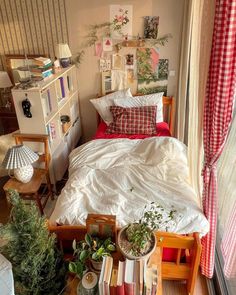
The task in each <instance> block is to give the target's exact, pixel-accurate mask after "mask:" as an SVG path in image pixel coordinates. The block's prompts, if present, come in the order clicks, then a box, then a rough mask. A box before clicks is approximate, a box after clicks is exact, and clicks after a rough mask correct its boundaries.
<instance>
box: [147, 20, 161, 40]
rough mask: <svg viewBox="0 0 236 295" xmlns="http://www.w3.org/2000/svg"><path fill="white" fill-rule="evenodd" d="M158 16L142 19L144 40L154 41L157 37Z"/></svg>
mask: <svg viewBox="0 0 236 295" xmlns="http://www.w3.org/2000/svg"><path fill="white" fill-rule="evenodd" d="M158 25H159V16H145V17H144V38H145V39H156V38H157V35H158Z"/></svg>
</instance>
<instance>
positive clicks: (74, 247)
mask: <svg viewBox="0 0 236 295" xmlns="http://www.w3.org/2000/svg"><path fill="white" fill-rule="evenodd" d="M72 248H73V250H74V251H76V240H73V242H72Z"/></svg>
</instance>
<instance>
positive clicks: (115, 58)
mask: <svg viewBox="0 0 236 295" xmlns="http://www.w3.org/2000/svg"><path fill="white" fill-rule="evenodd" d="M123 65H124V63H123V57H122V56H121V55H120V54H113V55H112V69H113V70H122V69H123Z"/></svg>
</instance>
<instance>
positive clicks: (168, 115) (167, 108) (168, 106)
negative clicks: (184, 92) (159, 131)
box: [97, 93, 175, 136]
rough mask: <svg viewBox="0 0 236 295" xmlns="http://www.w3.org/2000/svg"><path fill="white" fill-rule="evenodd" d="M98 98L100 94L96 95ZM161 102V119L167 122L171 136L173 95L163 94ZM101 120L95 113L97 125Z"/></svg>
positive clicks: (173, 110) (173, 113)
mask: <svg viewBox="0 0 236 295" xmlns="http://www.w3.org/2000/svg"><path fill="white" fill-rule="evenodd" d="M107 94H108V93H107ZM141 95H143V94H140V93H137V94H135V95H134V96H141ZM97 97H98V98H99V97H101V96H97ZM162 103H163V119H164V122H166V123H168V125H169V128H170V133H171V136H173V134H174V127H175V125H174V124H175V99H174V97H173V96H163V97H162ZM100 122H101V118H100V116H99V114H98V113H97V125H99V123H100Z"/></svg>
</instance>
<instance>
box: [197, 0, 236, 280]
mask: <svg viewBox="0 0 236 295" xmlns="http://www.w3.org/2000/svg"><path fill="white" fill-rule="evenodd" d="M235 83H236V0H216V11H215V23H214V33H213V41H212V50H211V61H210V68H209V74H208V82H207V90H206V99H205V108H204V152H205V166H204V169H203V180H204V190H203V210H204V213H205V215H206V217H207V219H208V220H209V222H210V231H209V233H208V234H207V235H206V237H204V238H203V240H202V244H203V250H202V257H201V267H202V273H203V274H204V275H206V276H207V277H209V278H211V277H212V275H213V270H214V257H215V239H216V226H217V180H216V162H217V160H218V158H219V156H220V154H221V152H222V149H223V147H224V143H225V140H226V136H227V133H228V130H229V125H230V122H231V119H232V107H233V100H234V92H235Z"/></svg>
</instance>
